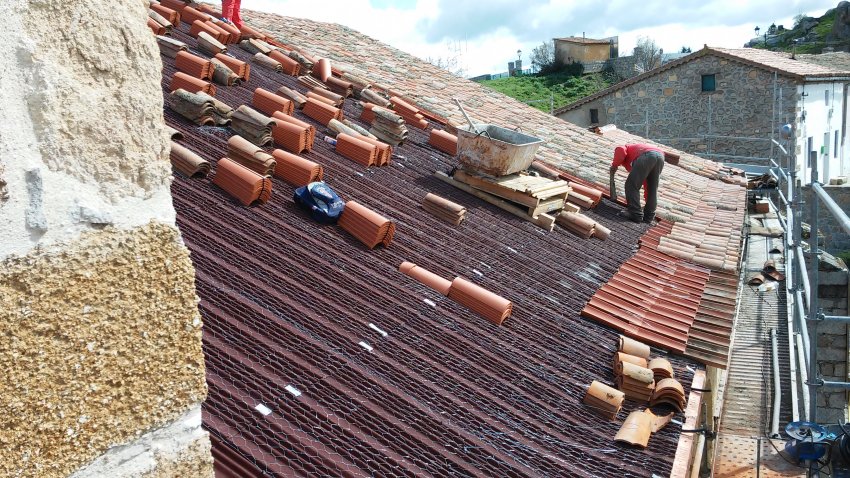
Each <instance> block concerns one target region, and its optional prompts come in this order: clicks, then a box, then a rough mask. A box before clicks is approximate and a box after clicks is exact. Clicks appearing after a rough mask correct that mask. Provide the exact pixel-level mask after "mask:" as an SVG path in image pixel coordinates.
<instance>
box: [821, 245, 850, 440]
mask: <svg viewBox="0 0 850 478" xmlns="http://www.w3.org/2000/svg"><path fill="white" fill-rule="evenodd" d="M819 281H820V286H819V287H818V298H819V300H820V307H822V308H823V313H824V314H825V315H848V298H847V295H848V283H847V282H848V271H847V269H846V268H844V267H843V264H840V263H838V262H837V261H835V259H834V258H829V257H826V258H825V260H823V261H822V262H821V266H820V271H819ZM847 332H848V330H847V324H839V323H831V322H825V323H823V324H820V325H819V326H818V366H819V367H820V373H821V375H822V376H823V378H824V380H833V381H838V382H846V381H848V380H850V377H848V375H847V360H848V345H850V342H848V339H850V338H848V335H847ZM847 419H848V413H847V392H846V391H842V390H826V391H823V392H820V393H818V422H820V423H835V422H836V421H837V420H841V421H842V423H843V422H846V421H847Z"/></svg>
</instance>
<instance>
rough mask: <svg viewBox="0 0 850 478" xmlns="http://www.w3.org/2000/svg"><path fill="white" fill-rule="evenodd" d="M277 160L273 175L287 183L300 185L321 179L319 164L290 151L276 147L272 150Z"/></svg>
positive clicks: (322, 174) (321, 170)
mask: <svg viewBox="0 0 850 478" xmlns="http://www.w3.org/2000/svg"><path fill="white" fill-rule="evenodd" d="M272 156H274V158H275V160H276V161H277V167H276V168H275V171H274V175H275V176H277V177H279V178H280V179H282V180H284V181H286V182H287V183H289V184H291V185H293V186H296V187H300V186H306V185H308V184H310V183H312V182H316V181H321V180H322V177H323V176H324V174H325V173H324V169H323V168H322V166H321V165H319V164H316V163H314V162H313V161H310V160H308V159H305V158H302V157H301V156H296V155H294V154H292V153H288V152H286V151H282V150H280V149H276V150H274V151H273V152H272Z"/></svg>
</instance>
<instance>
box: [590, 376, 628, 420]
mask: <svg viewBox="0 0 850 478" xmlns="http://www.w3.org/2000/svg"><path fill="white" fill-rule="evenodd" d="M625 398H626V395H625V394H624V393H623V392H621V391H619V390H617V389H616V388H613V387H609V386H608V385H605V384H604V383H602V382H600V381H597V380H594V381H593V382H592V383H591V384H590V387H588V389H587V393H586V394H585V395H584V400H582V403H584V404H585V405H587V406H589V407H591V409H593V411H594V412H596V413H598V414H600V415H602V416H603V417H605V418H607V419H609V420H613V419H615V418H616V417H617V413H619V412H620V409H621V408H623V401H624V400H625Z"/></svg>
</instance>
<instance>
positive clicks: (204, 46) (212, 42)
mask: <svg viewBox="0 0 850 478" xmlns="http://www.w3.org/2000/svg"><path fill="white" fill-rule="evenodd" d="M198 49H199V50H201V51H202V52H204V53H206V54H208V55H220V54H222V53H227V47H226V46H225V45H224V43H222V42H220V41H218V40H216V39H215V38H213V36H212V35H210V34H209V33H207V32H200V33H198Z"/></svg>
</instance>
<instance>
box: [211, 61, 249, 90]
mask: <svg viewBox="0 0 850 478" xmlns="http://www.w3.org/2000/svg"><path fill="white" fill-rule="evenodd" d="M210 62H211V63H212V65H213V77H212V79H213V81H214V82H216V83H218V84H219V85H223V86H234V85H239V84H240V83H242V78H240V77H239V75H237V74H236V73H235V72H234V71H233V70H231V69H230V67H228V66H227V65H225V64H224V63H222V62H220V61H219V60H216V59H215V58H213V59H212V60H210Z"/></svg>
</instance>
